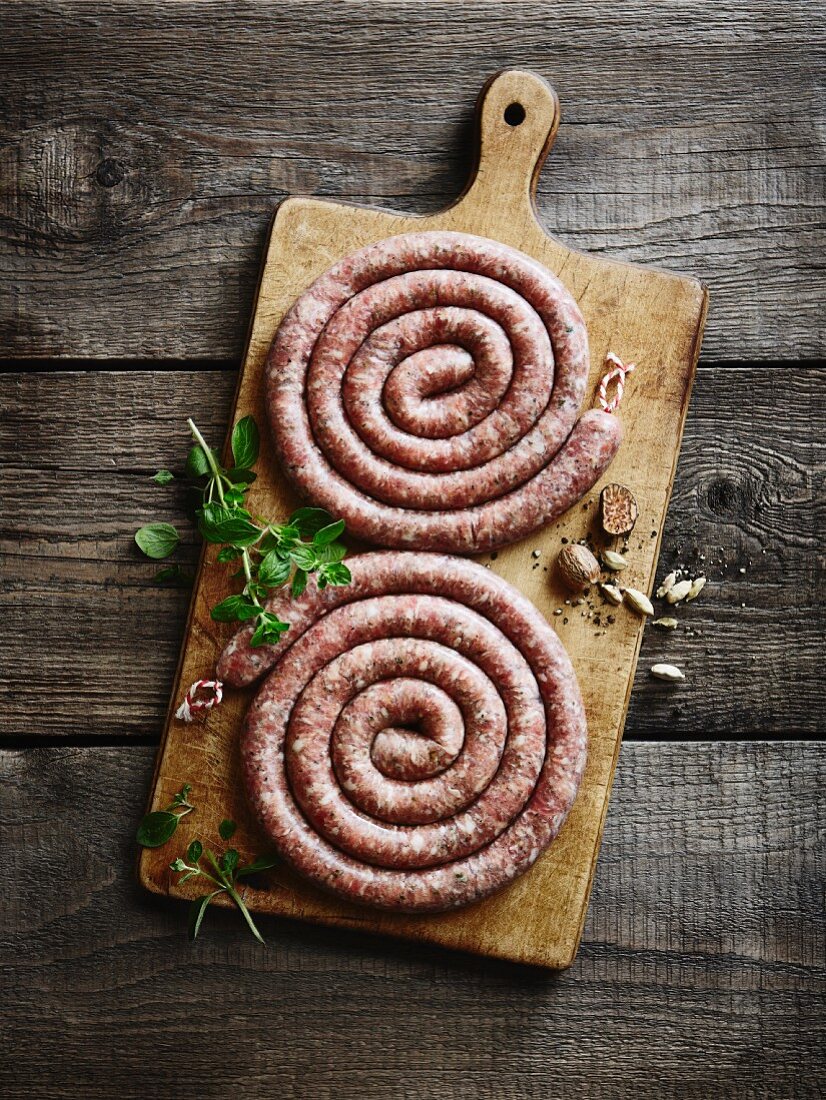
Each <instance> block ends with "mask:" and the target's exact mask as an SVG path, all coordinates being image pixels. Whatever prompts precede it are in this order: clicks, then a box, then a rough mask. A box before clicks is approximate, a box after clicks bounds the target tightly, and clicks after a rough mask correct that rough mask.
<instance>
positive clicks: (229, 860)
mask: <svg viewBox="0 0 826 1100" xmlns="http://www.w3.org/2000/svg"><path fill="white" fill-rule="evenodd" d="M238 858H239V857H238V853H237V852H236V850H235V849H234V848H228V849H227V850H226V852H224V855H223V857H222V859H221V870H222V871H223V872H224V874H225V875H229V877H230V878H232V876H233V875H234V874H235V871H236V868H237V867H238Z"/></svg>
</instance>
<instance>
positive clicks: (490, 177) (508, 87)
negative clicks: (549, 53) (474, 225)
mask: <svg viewBox="0 0 826 1100" xmlns="http://www.w3.org/2000/svg"><path fill="white" fill-rule="evenodd" d="M476 119H477V128H478V144H477V154H476V165H475V168H474V171H473V172H472V173H471V177H470V181H469V183H468V185H467V187H466V188H465V190H464V191H463V192H462V195H461V196H460V198H459V200H458V202H457V206H461V207H462V208H463V212H464V211H466V210H467V209H468V208H478V207H480V206H486V205H487V204H494V205H495V207H496V208H497V209H498V210H500V211H501V216H502V220H503V221H506V220H508V219H512V222H513V224H516V225H518V224H519V220H520V219H522V218H524V216H525V214H528V215H529V216H530V217H531V218H533V220H534V221H537V223H538V218H537V216H536V205H535V202H534V196H535V194H536V182H537V179H538V178H539V171H540V169H541V168H542V165H543V164H544V163H545V158H546V157H547V155H548V152H549V150H550V148H551V146H552V145H553V142H554V138H555V137H556V131H557V128H558V127H559V100H558V99H557V96H556V92H555V91H554V90H553V88H552V87H551V86H550V84H548V83H547V82H546V81H544V80H543V79H542V78H541V77H539V76H537V75H536V73H532V72H530V71H528V70H527V69H505V70H503V71H502V72H499V73H496V75H495V76H492V77H491V78H490V80H488V82H487V83H486V84H485V86H484V87H483V88H482V91H481V92H480V93H479V99H478V100H477V103H476Z"/></svg>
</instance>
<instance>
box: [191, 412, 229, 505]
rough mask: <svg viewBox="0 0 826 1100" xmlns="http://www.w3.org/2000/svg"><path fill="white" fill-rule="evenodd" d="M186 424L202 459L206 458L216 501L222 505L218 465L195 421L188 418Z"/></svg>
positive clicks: (222, 497) (222, 492)
mask: <svg viewBox="0 0 826 1100" xmlns="http://www.w3.org/2000/svg"><path fill="white" fill-rule="evenodd" d="M186 423H187V427H188V428H189V430H190V431H191V432H192V438H193V439H194V440H195V442H196V443H197V444H198V446H199V447H200V448H201V450H202V451H203V452H204V457H205V458H206V460H207V463H208V464H209V468H210V471H211V473H212V477H213V479H214V481H215V488H216V489H217V490H218V499H219V500H220V501H221V503H222V504H223V503H224V490H223V488H222V487H221V471H220V470H219V469H218V464H217V463H216V461H215V457H214V455H213V454H212V451H211V450H210V449H209V447H207V445H206V440H205V439H204V437H203V436H202V435H201V433H200V432H199V431H198V427H197V425H196V424H195V421H194V420H193V419H192V418H191V417H189V418H188V419H187V422H186Z"/></svg>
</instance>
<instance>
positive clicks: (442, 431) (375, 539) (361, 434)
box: [267, 232, 621, 553]
mask: <svg viewBox="0 0 826 1100" xmlns="http://www.w3.org/2000/svg"><path fill="white" fill-rule="evenodd" d="M587 377H588V339H587V333H586V330H585V324H584V322H583V320H582V315H581V313H580V312H579V309H578V307H577V305H576V303H575V302H574V300H573V298H572V297H571V296H570V294H569V293H568V291H567V290H566V289H565V287H564V286H563V285H562V283H561V282H560V281H559V280H558V279H556V278H555V277H554V276H553V275H551V273H550V272H549V271H547V270H546V269H545V268H544V267H542V266H541V265H540V264H538V263H537V262H536V261H534V260H532V259H531V258H530V257H528V256H526V255H524V254H523V253H521V252H517V251H516V250H515V249H513V248H509V247H507V246H506V245H502V244H499V243H497V242H495V241H491V240H487V239H486V238H484V237H475V236H471V235H469V234H465V233H449V232H426V233H411V234H407V235H404V236H400V237H391V238H388V239H387V240H384V241H380V242H379V243H378V244H374V245H370V246H368V247H367V248H363V249H361V250H360V251H358V252H354V253H353V254H352V255H350V256H347V257H346V258H345V259H343V260H342V261H341V262H339V263H337V264H336V265H335V266H334V267H332V268H330V270H329V271H327V272H326V273H325V274H324V275H322V276H321V277H320V278H319V279H317V280H316V282H314V283H313V284H312V286H311V287H309V289H308V290H307V291H306V292H305V293H304V294H302V295H301V297H300V298H299V299H298V300H297V301H296V302H295V304H294V305H293V307H292V309H291V310H290V311H289V313H288V314H287V315H286V317H285V318H284V320H283V322H282V324H281V326H280V328H279V330H278V333H277V335H276V338H275V340H274V341H273V346H272V349H271V352H270V356H269V360H268V365H267V380H268V410H269V416H270V422H271V424H272V429H273V433H274V439H275V445H276V450H277V453H278V455H279V458H280V459H281V462H282V465H283V466H284V468H285V470H286V471H287V474H288V475H289V477H290V478H291V479H292V480H293V482H294V483H295V485H296V486H297V487H298V489H299V490H300V491H301V492H302V494H303V495H304V496H306V497H308V498H309V499H310V500H312V501H313V502H314V503H316V504H319V505H321V506H323V507H325V508H327V509H328V510H329V511H330V512H332V513H333V514H334V515H336V516H340V517H342V518H343V519H344V520H345V521H346V523H347V528H348V530H349V531H350V532H351V533H352V534H353V535H355V536H356V537H358V538H361V539H364V540H366V541H369V542H372V543H378V544H379V545H382V546H393V547H399V548H418V549H426V550H454V551H459V552H463V553H470V552H473V551H481V550H487V549H492V548H494V547H497V546H501V545H504V544H505V543H509V542H514V541H516V540H517V539H520V538H522V537H524V536H525V535H527V534H529V533H530V532H531V531H532V530H534V529H536V528H537V527H539V526H542V525H543V524H546V523H548V522H550V521H551V520H552V519H554V518H556V516H558V515H560V514H561V513H562V512H563V511H565V510H566V509H567V508H569V507H570V505H571V504H572V503H574V502H575V501H576V500H578V499H579V498H580V497H581V496H582V495H583V493H585V492H586V491H587V490H588V489H589V488H590V487H591V485H593V484H594V482H595V481H596V480H597V479H598V478H599V477H600V475H601V474H602V472H603V471H604V469H605V468H606V467H607V466H608V464H609V463H610V461H611V459H612V458H613V457H614V454H615V453H616V450H617V448H618V446H619V442H620V433H621V429H620V426H619V422H618V420H617V418H616V417H613V416H609V415H607V414H605V413H603V412H599V411H593V410H592V411H590V412H586V413H585V414H584V416H582V418H581V419H580V420H579V421H577V414H578V411H579V407H580V405H581V404H582V399H583V395H584V392H585V386H586V382H587Z"/></svg>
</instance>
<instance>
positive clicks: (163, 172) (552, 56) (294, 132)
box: [0, 0, 824, 360]
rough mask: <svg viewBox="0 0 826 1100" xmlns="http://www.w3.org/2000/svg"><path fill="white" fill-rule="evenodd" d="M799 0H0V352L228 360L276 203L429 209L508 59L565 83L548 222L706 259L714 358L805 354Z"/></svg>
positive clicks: (667, 254)
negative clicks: (294, 199) (322, 201)
mask: <svg viewBox="0 0 826 1100" xmlns="http://www.w3.org/2000/svg"><path fill="white" fill-rule="evenodd" d="M821 8H822V6H821V5H820V4H818V3H817V2H816V0H803V2H801V3H797V4H794V5H791V6H790V5H788V4H786V3H782V2H781V0H727V2H726V3H725V4H719V5H716V6H715V7H714V9H713V10H710V8H709V5H708V4H707V3H705V2H702V0H689V2H686V3H681V4H679V5H675V4H673V3H672V2H671V0H631V2H628V3H625V4H624V5H623V6H622V9H621V10H619V9H618V8H617V5H616V4H615V3H613V2H611V0H596V2H594V3H591V4H582V3H577V2H574V0H561V2H559V3H555V4H553V5H548V4H546V3H542V2H541V0H536V2H533V3H473V4H464V5H462V6H461V15H460V16H458V15H457V10H458V5H457V4H456V3H452V2H439V3H431V2H427V0H407V2H405V3H383V4H375V3H371V2H369V0H361V2H351V3H347V4H341V3H335V2H332V3H326V4H312V5H308V4H306V3H279V4H278V5H273V4H271V3H269V2H268V0H249V2H247V3H244V4H243V7H242V10H241V11H240V12H239V10H238V9H237V8H236V7H235V6H232V7H227V6H226V5H224V4H220V3H218V2H209V0H181V2H177V3H176V4H175V5H174V8H173V9H170V7H169V5H168V4H166V3H164V2H163V0H148V2H144V3H141V4H135V3H120V2H108V0H94V2H92V3H89V2H85V0H75V2H66V0H61V2H60V3H53V4H49V5H46V4H43V3H40V2H36V0H35V2H26V3H10V2H8V0H5V2H4V3H3V4H2V6H0V18H2V26H3V34H2V36H0V70H2V72H3V82H2V89H0V107H1V108H2V109H0V270H2V271H4V272H5V273H6V275H7V278H8V282H9V286H8V292H7V293H4V294H3V295H2V296H0V355H6V356H14V355H19V356H45V355H53V356H69V357H71V356H78V355H90V356H98V357H103V358H106V359H111V358H118V357H139V358H140V357H153V356H156V357H163V358H177V359H189V358H192V357H207V358H213V359H214V358H222V357H223V358H226V357H233V358H235V359H236V360H237V358H238V357H239V356H240V353H241V349H242V343H243V333H244V331H245V327H246V322H247V319H248V317H249V314H250V309H251V304H252V296H253V289H254V286H255V280H256V275H257V271H258V264H259V259H260V255H261V250H262V247H263V243H264V237H265V233H266V228H267V225H268V222H269V218H270V215H271V213H272V210H273V208H274V207H275V205H276V204H277V203H278V202H279V201H280V200H281V199H283V198H284V197H285V195H287V194H296V193H303V194H314V195H319V196H324V197H328V198H335V199H345V200H351V201H352V200H354V201H365V202H369V203H374V204H381V205H385V206H390V207H393V208H397V209H403V210H409V211H411V212H414V213H427V212H431V211H433V210H436V209H438V208H440V207H442V206H444V205H445V203H446V202H448V201H449V200H450V199H451V198H452V197H453V196H454V195H455V194H456V193H458V191H459V189H460V188H461V186H462V185H463V183H464V180H465V178H466V176H467V171H468V167H469V159H470V143H469V140H468V139H469V134H470V122H471V117H472V106H473V100H474V97H475V94H476V89H477V88H478V87H479V84H480V83H481V82H482V81H483V80H484V79H485V78H486V77H487V76H489V75H490V74H491V73H493V72H495V71H496V70H498V69H500V68H503V67H505V66H508V65H518V66H524V67H527V68H532V69H534V70H536V71H537V72H538V73H540V74H541V75H542V76H544V77H545V78H547V79H548V80H550V81H551V82H552V83H553V84H554V85H555V86H556V87H557V89H558V91H559V94H560V96H561V98H562V100H563V103H564V111H565V126H564V130H563V134H562V137H561V138H560V141H559V144H558V147H557V149H556V151H555V154H554V158H553V163H552V165H550V166H549V167H548V169H547V170H546V172H545V173H544V174H543V178H542V180H541V182H540V188H539V205H540V211H541V216H542V219H543V222H544V224H545V225H546V226H547V228H548V229H549V230H550V231H551V232H554V233H557V234H559V235H560V236H561V237H562V238H563V239H564V240H565V241H566V242H567V243H569V244H571V245H573V246H575V247H580V248H584V249H587V250H589V251H591V252H593V253H595V254H600V255H603V256H607V257H612V258H618V259H627V260H632V261H636V262H641V263H656V264H662V265H663V266H667V267H670V268H673V269H677V270H685V271H688V272H691V273H692V274H695V275H697V276H698V277H700V278H702V279H704V280H705V281H706V282H707V283H708V284H709V285H710V286H711V288H712V292H713V296H714V309H713V312H712V314H711V317H710V321H709V329H708V336H707V341H706V351H707V353H708V354H710V355H713V356H714V357H715V358H718V359H719V358H725V359H735V360H744V359H778V358H782V359H801V358H807V357H808V358H812V357H815V356H818V355H822V354H823V350H824V338H823V312H822V309H821V305H820V294H819V290H818V278H819V274H818V273H819V272H821V273H822V253H823V234H822V217H821V215H820V209H821V208H822V202H823V195H824V192H823V174H822V172H821V171H820V166H821V164H822V161H823V137H822V110H823V97H822V88H821V84H820V76H821V74H822V70H823V59H824V49H823V46H824V25H823V18H822V10H821ZM820 277H822V274H821V276H820Z"/></svg>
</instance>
